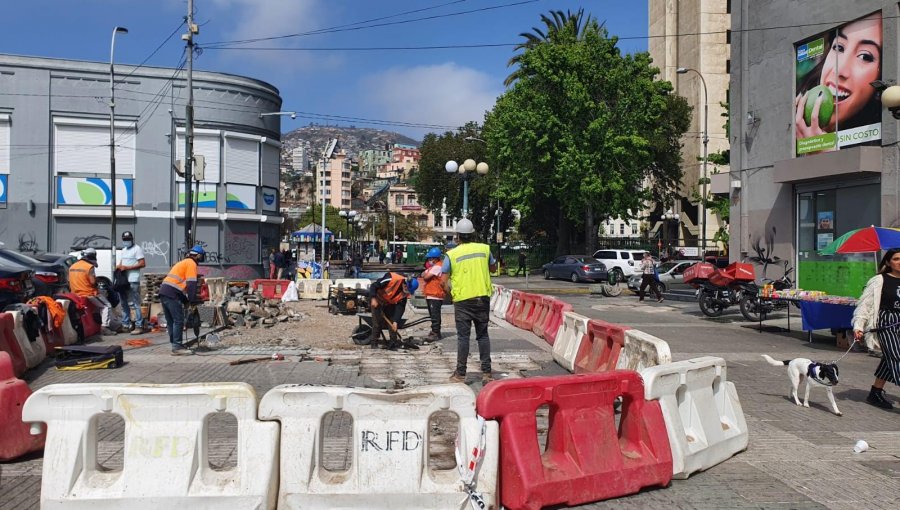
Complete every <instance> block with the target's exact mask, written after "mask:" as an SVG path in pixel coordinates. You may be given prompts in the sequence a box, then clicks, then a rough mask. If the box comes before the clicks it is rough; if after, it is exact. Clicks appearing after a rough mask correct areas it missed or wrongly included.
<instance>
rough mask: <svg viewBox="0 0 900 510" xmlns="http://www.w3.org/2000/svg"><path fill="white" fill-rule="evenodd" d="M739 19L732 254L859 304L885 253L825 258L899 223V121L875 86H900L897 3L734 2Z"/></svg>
mask: <svg viewBox="0 0 900 510" xmlns="http://www.w3.org/2000/svg"><path fill="white" fill-rule="evenodd" d="M731 16H732V31H733V33H735V34H736V35H735V37H733V39H732V66H731V76H732V80H731V94H730V97H731V102H730V104H731V142H732V144H731V146H732V152H731V169H730V173H729V175H728V183H727V192H728V193H729V196H730V198H731V218H732V219H731V257H732V258H733V259H741V258H752V259H753V260H755V261H756V262H757V264H759V267H758V269H757V275H758V276H760V273H765V276H768V277H770V278H771V277H774V278H777V277H780V276H781V274H782V267H781V266H782V264H783V261H784V262H786V263H787V264H788V266H790V267H793V268H795V269H796V274H797V284H798V286H799V287H801V288H804V289H815V290H823V291H826V292H828V293H830V294H836V295H847V296H858V295H859V294H860V292H861V290H862V286H863V284H864V283H865V282H866V280H867V279H868V278H869V277H870V276H871V275H872V274H874V271H875V262H874V261H875V258H876V257H878V254H877V253H862V254H854V255H836V256H825V255H822V254H820V253H819V252H820V250H822V249H823V248H825V247H826V246H828V245H829V244H830V243H831V242H833V241H834V240H835V239H837V238H839V237H840V236H841V235H843V234H844V233H846V232H848V231H850V230H852V229H856V228H860V227H867V226H869V225H882V226H900V206H898V190H900V158H898V147H897V144H898V141H900V137H898V129H897V128H898V126H897V120H896V119H894V118H893V117H892V116H891V114H890V113H889V112H887V111H886V110H884V109H882V108H881V105H880V101H879V95H878V91H877V90H876V89H875V87H873V86H872V85H871V83H872V82H873V81H875V80H879V79H880V80H884V81H889V82H896V80H897V78H898V65H897V59H896V58H895V56H896V55H897V51H898V30H900V27H898V22H897V3H896V2H887V1H883V0H881V1H875V0H858V1H855V2H840V1H837V0H803V1H788V0H752V2H751V1H750V0H732V1H731ZM772 27H783V28H772ZM817 101H821V105H820V106H819V116H818V118H813V115H812V110H814V109H815V103H816V102H817ZM807 111H809V113H807Z"/></svg>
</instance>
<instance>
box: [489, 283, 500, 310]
mask: <svg viewBox="0 0 900 510" xmlns="http://www.w3.org/2000/svg"><path fill="white" fill-rule="evenodd" d="M491 288H492V289H493V292H491V310H493V309H494V306H495V305H496V304H497V299H499V298H500V292H502V291H503V287H501V286H499V285H494V284H491Z"/></svg>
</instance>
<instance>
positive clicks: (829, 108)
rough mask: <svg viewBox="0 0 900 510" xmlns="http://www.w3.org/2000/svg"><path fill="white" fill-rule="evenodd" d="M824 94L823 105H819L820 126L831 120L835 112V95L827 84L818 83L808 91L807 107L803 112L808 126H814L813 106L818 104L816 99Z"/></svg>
mask: <svg viewBox="0 0 900 510" xmlns="http://www.w3.org/2000/svg"><path fill="white" fill-rule="evenodd" d="M820 93H821V94H822V106H820V107H819V127H822V128H824V127H825V126H827V125H828V123H829V122H831V116H832V115H833V114H834V96H833V95H832V94H831V89H829V88H828V87H826V86H825V85H818V86H815V87H813V88H811V89H809V92H807V93H806V108H805V109H804V113H803V120H804V121H806V125H807V126H812V113H813V108H814V107H815V106H816V99H818V98H819V94H820Z"/></svg>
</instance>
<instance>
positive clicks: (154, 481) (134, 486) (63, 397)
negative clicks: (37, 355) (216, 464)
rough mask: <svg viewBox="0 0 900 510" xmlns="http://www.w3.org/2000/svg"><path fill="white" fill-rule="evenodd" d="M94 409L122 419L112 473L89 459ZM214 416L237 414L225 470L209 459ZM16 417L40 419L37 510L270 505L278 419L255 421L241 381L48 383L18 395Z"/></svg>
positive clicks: (94, 443)
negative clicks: (21, 402)
mask: <svg viewBox="0 0 900 510" xmlns="http://www.w3.org/2000/svg"><path fill="white" fill-rule="evenodd" d="M104 413H114V414H118V415H120V416H121V417H122V418H123V419H124V426H125V431H124V439H123V448H124V462H123V466H122V469H121V470H120V471H110V470H106V469H103V468H101V467H100V466H99V465H98V463H99V459H98V457H99V454H98V451H97V448H98V437H97V436H98V430H97V418H98V416H99V415H101V414H104ZM216 413H230V414H232V415H233V416H234V417H235V418H236V419H237V445H236V447H235V450H234V453H233V454H234V455H236V457H237V459H236V466H235V467H233V468H231V469H223V470H219V469H214V468H213V467H212V466H210V464H209V447H210V445H209V438H208V436H209V433H210V430H209V429H210V427H209V417H210V416H211V415H213V414H216ZM22 420H23V421H25V422H26V423H29V422H30V423H34V422H44V423H46V424H47V444H46V447H45V449H44V463H43V464H44V467H43V473H42V476H41V507H42V508H79V509H85V508H90V509H92V510H98V509H107V508H108V509H112V508H128V509H129V510H143V509H151V508H191V509H194V508H202V509H210V510H221V509H223V508H247V509H251V508H252V509H257V508H259V509H274V508H275V495H276V492H277V486H278V471H277V469H278V424H277V423H263V422H260V421H257V419H256V393H255V392H254V391H253V387H252V386H250V385H249V384H245V383H207V384H157V385H141V384H54V385H51V386H46V387H44V388H41V389H39V390H37V391H36V392H35V393H34V394H32V395H31V397H29V398H28V400H27V401H26V402H25V407H24V408H23V412H22ZM33 426H34V427H38V425H33Z"/></svg>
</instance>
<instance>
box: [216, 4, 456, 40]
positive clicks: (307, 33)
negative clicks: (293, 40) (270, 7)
mask: <svg viewBox="0 0 900 510" xmlns="http://www.w3.org/2000/svg"><path fill="white" fill-rule="evenodd" d="M466 1H467V0H454V1H453V2H447V3H443V4H438V5H433V6H431V7H423V8H421V9H414V10H411V11H405V12H398V13H396V14H391V15H388V16H381V17H380V18H371V19H367V20H362V21H356V22H353V23H347V24H344V25H335V26H333V27H327V28H317V29H315V30H310V31H308V32H302V33H297V34H288V35H281V36H275V37H272V38H271V39H273V40H274V39H283V38H286V37H300V36H306V35H317V34H322V33H328V31H330V30H337V29H340V28H347V27H352V26H356V25H362V24H365V23H372V22H375V21H381V20H385V19H390V18H397V17H400V16H405V15H407V14H415V13H417V12H424V11H430V10H433V9H439V8H441V7H446V6H448V5H453V4H459V3H463V2H466ZM260 40H269V38H262V39H243V40H239V41H214V42H211V43H209V44H210V45H220V44H241V43H251V42H259V41H260Z"/></svg>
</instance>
